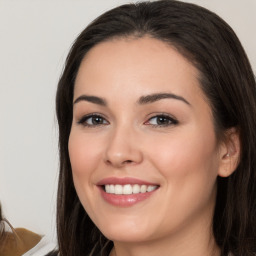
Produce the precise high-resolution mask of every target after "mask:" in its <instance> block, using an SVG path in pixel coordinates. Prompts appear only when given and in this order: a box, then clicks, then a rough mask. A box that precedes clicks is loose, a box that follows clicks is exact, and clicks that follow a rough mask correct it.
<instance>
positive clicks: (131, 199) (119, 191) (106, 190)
mask: <svg viewBox="0 0 256 256" xmlns="http://www.w3.org/2000/svg"><path fill="white" fill-rule="evenodd" d="M97 186H98V188H99V189H100V192H101V195H102V197H103V199H104V200H105V201H106V202H107V203H110V204H112V205H114V206H118V207H129V206H133V205H135V204H137V203H138V202H141V201H144V200H146V199H147V198H150V197H151V196H152V195H153V194H155V192H156V191H157V190H158V188H159V187H160V186H159V185H157V184H154V183H150V182H146V181H142V180H139V179H135V178H129V177H124V178H117V177H110V178H106V179H103V180H101V181H100V182H98V184H97Z"/></svg>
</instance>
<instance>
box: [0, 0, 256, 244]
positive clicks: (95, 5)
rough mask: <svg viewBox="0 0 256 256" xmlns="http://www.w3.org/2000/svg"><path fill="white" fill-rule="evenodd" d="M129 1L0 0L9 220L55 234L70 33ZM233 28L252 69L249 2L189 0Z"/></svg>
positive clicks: (2, 163) (2, 157)
mask: <svg viewBox="0 0 256 256" xmlns="http://www.w3.org/2000/svg"><path fill="white" fill-rule="evenodd" d="M127 2H137V1H121V0H94V1H91V0H0V201H1V203H2V208H3V212H4V215H5V216H6V217H7V218H8V220H9V221H10V222H11V223H12V225H13V226H14V227H26V228H28V229H30V230H33V231H34V232H37V233H40V234H46V235H48V236H50V237H51V238H52V239H55V217H56V216H55V204H56V189H57V182H58V175H57V174H58V140H57V139H58V131H57V121H56V117H55V106H54V104H55V91H56V86H57V82H58V79H59V77H60V74H61V72H62V69H63V64H64V61H65V58H66V55H67V53H68V50H69V49H70V46H71V45H72V42H73V41H74V39H75V38H76V36H77V35H78V34H79V33H80V32H81V31H82V30H83V29H84V28H85V26H86V25H87V24H88V23H89V22H90V21H92V20H93V19H94V18H96V17H97V16H98V15H100V14H101V13H103V12H104V11H107V10H109V9H110V8H112V7H115V6H117V5H120V4H123V3H127ZM185 2H192V3H196V4H199V5H202V6H204V7H206V8H208V9H210V10H212V11H214V12H216V13H217V14H219V15H220V16H221V17H222V18H224V19H225V20H226V21H227V22H228V23H229V24H230V25H231V27H232V28H233V29H234V30H235V32H236V33H237V35H238V37H239V38H240V40H241V42H242V44H243V45H244V48H245V50H246V52H247V54H248V56H249V59H250V61H251V64H252V67H253V70H254V73H256V35H255V27H256V15H255V13H256V1H255V0H243V1H241V0H214V1H212V0H190V1H185Z"/></svg>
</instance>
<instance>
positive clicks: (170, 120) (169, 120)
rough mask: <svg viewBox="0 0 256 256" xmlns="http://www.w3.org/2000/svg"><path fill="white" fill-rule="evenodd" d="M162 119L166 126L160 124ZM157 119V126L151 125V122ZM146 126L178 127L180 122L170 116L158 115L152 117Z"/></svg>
mask: <svg viewBox="0 0 256 256" xmlns="http://www.w3.org/2000/svg"><path fill="white" fill-rule="evenodd" d="M160 118H161V119H162V120H163V121H164V122H167V123H164V124H159V123H158V121H159V120H160ZM153 119H156V124H150V123H149V122H150V120H153ZM144 124H146V125H151V126H153V127H156V128H157V127H168V126H172V125H177V124H178V121H177V120H176V119H174V118H173V117H171V116H170V115H167V114H157V115H154V116H152V117H151V118H149V119H148V120H147V121H146V122H145V123H144Z"/></svg>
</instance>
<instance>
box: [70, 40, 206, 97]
mask: <svg viewBox="0 0 256 256" xmlns="http://www.w3.org/2000/svg"><path fill="white" fill-rule="evenodd" d="M198 77H199V72H198V70H197V69H196V68H195V67H194V66H193V65H192V64H191V63H190V62H189V61H188V60H187V59H186V58H184V57H183V56H182V55H181V54H180V53H178V51H177V50H176V49H175V48H174V47H172V46H170V45H169V44H167V43H165V42H162V41H160V40H158V39H154V38H150V37H143V38H119V39H113V40H110V41H107V42H103V43H100V44H97V45H96V46H94V47H93V48H92V49H91V50H90V51H89V52H88V53H87V54H86V56H85V58H84V59H83V61H82V63H81V65H80V68H79V71H78V75H77V78H76V83H75V92H74V96H78V94H81V93H85V92H86V93H87V94H102V93H104V94H105V95H106V96H108V95H109V96H111V95H113V94H115V93H116V94H120V93H122V94H128V93H129V92H130V90H131V89H134V88H136V93H138V94H145V93H146V94H147V93H155V92H158V91H170V92H172V93H177V94H183V96H187V97H191V96H193V94H198V93H199V94H201V96H202V91H201V89H200V84H199V80H198ZM108 92H109V93H108ZM192 92H193V93H192ZM134 93H135V92H134ZM138 96H139V95H138Z"/></svg>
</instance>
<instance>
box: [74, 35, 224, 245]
mask: <svg viewBox="0 0 256 256" xmlns="http://www.w3.org/2000/svg"><path fill="white" fill-rule="evenodd" d="M198 76H199V73H198V71H197V69H196V68H195V67H194V66H192V65H191V64H190V63H189V62H188V61H187V60H186V59H185V58H184V57H183V56H181V55H180V54H179V53H178V52H177V51H176V50H175V49H174V48H172V47H171V46H169V45H167V44H166V43H164V42H161V41H159V40H157V39H152V38H149V37H143V38H139V39H133V38H129V39H115V40H111V41H108V42H103V43H100V44H98V45H96V46H95V47H94V48H92V49H91V50H90V51H89V53H88V54H87V55H86V57H85V58H84V60H83V62H82V64H81V66H80V69H79V72H78V75H77V79H76V82H75V89H74V106H73V123H72V128H71V132H70V138H69V155H70V161H71V166H72V173H73V179H74V184H75V188H76V191H77V194H78V196H79V199H80V201H81V203H82V205H83V206H84V208H85V210H86V212H87V213H88V215H89V216H90V218H91V219H92V221H93V222H94V223H95V224H96V226H97V227H98V228H99V229H100V230H101V231H102V232H103V234H104V235H105V236H106V237H108V238H109V239H111V240H114V241H125V242H133V241H136V242H139V241H152V240H154V239H159V238H161V237H169V236H170V237H173V236H175V235H186V234H187V233H188V232H189V231H190V234H191V231H192V230H194V231H195V230H197V231H199V232H200V230H201V231H202V230H205V229H210V226H211V220H212V214H213V209H214V204H215V196H216V177H217V175H218V171H219V169H220V168H221V167H220V162H221V160H220V159H221V157H220V153H219V147H218V143H217V141H216V136H215V132H214V126H213V118H212V114H211V109H210V107H209V105H208V103H207V102H206V100H205V97H204V95H203V93H202V91H201V89H200V85H199V81H198Z"/></svg>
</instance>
